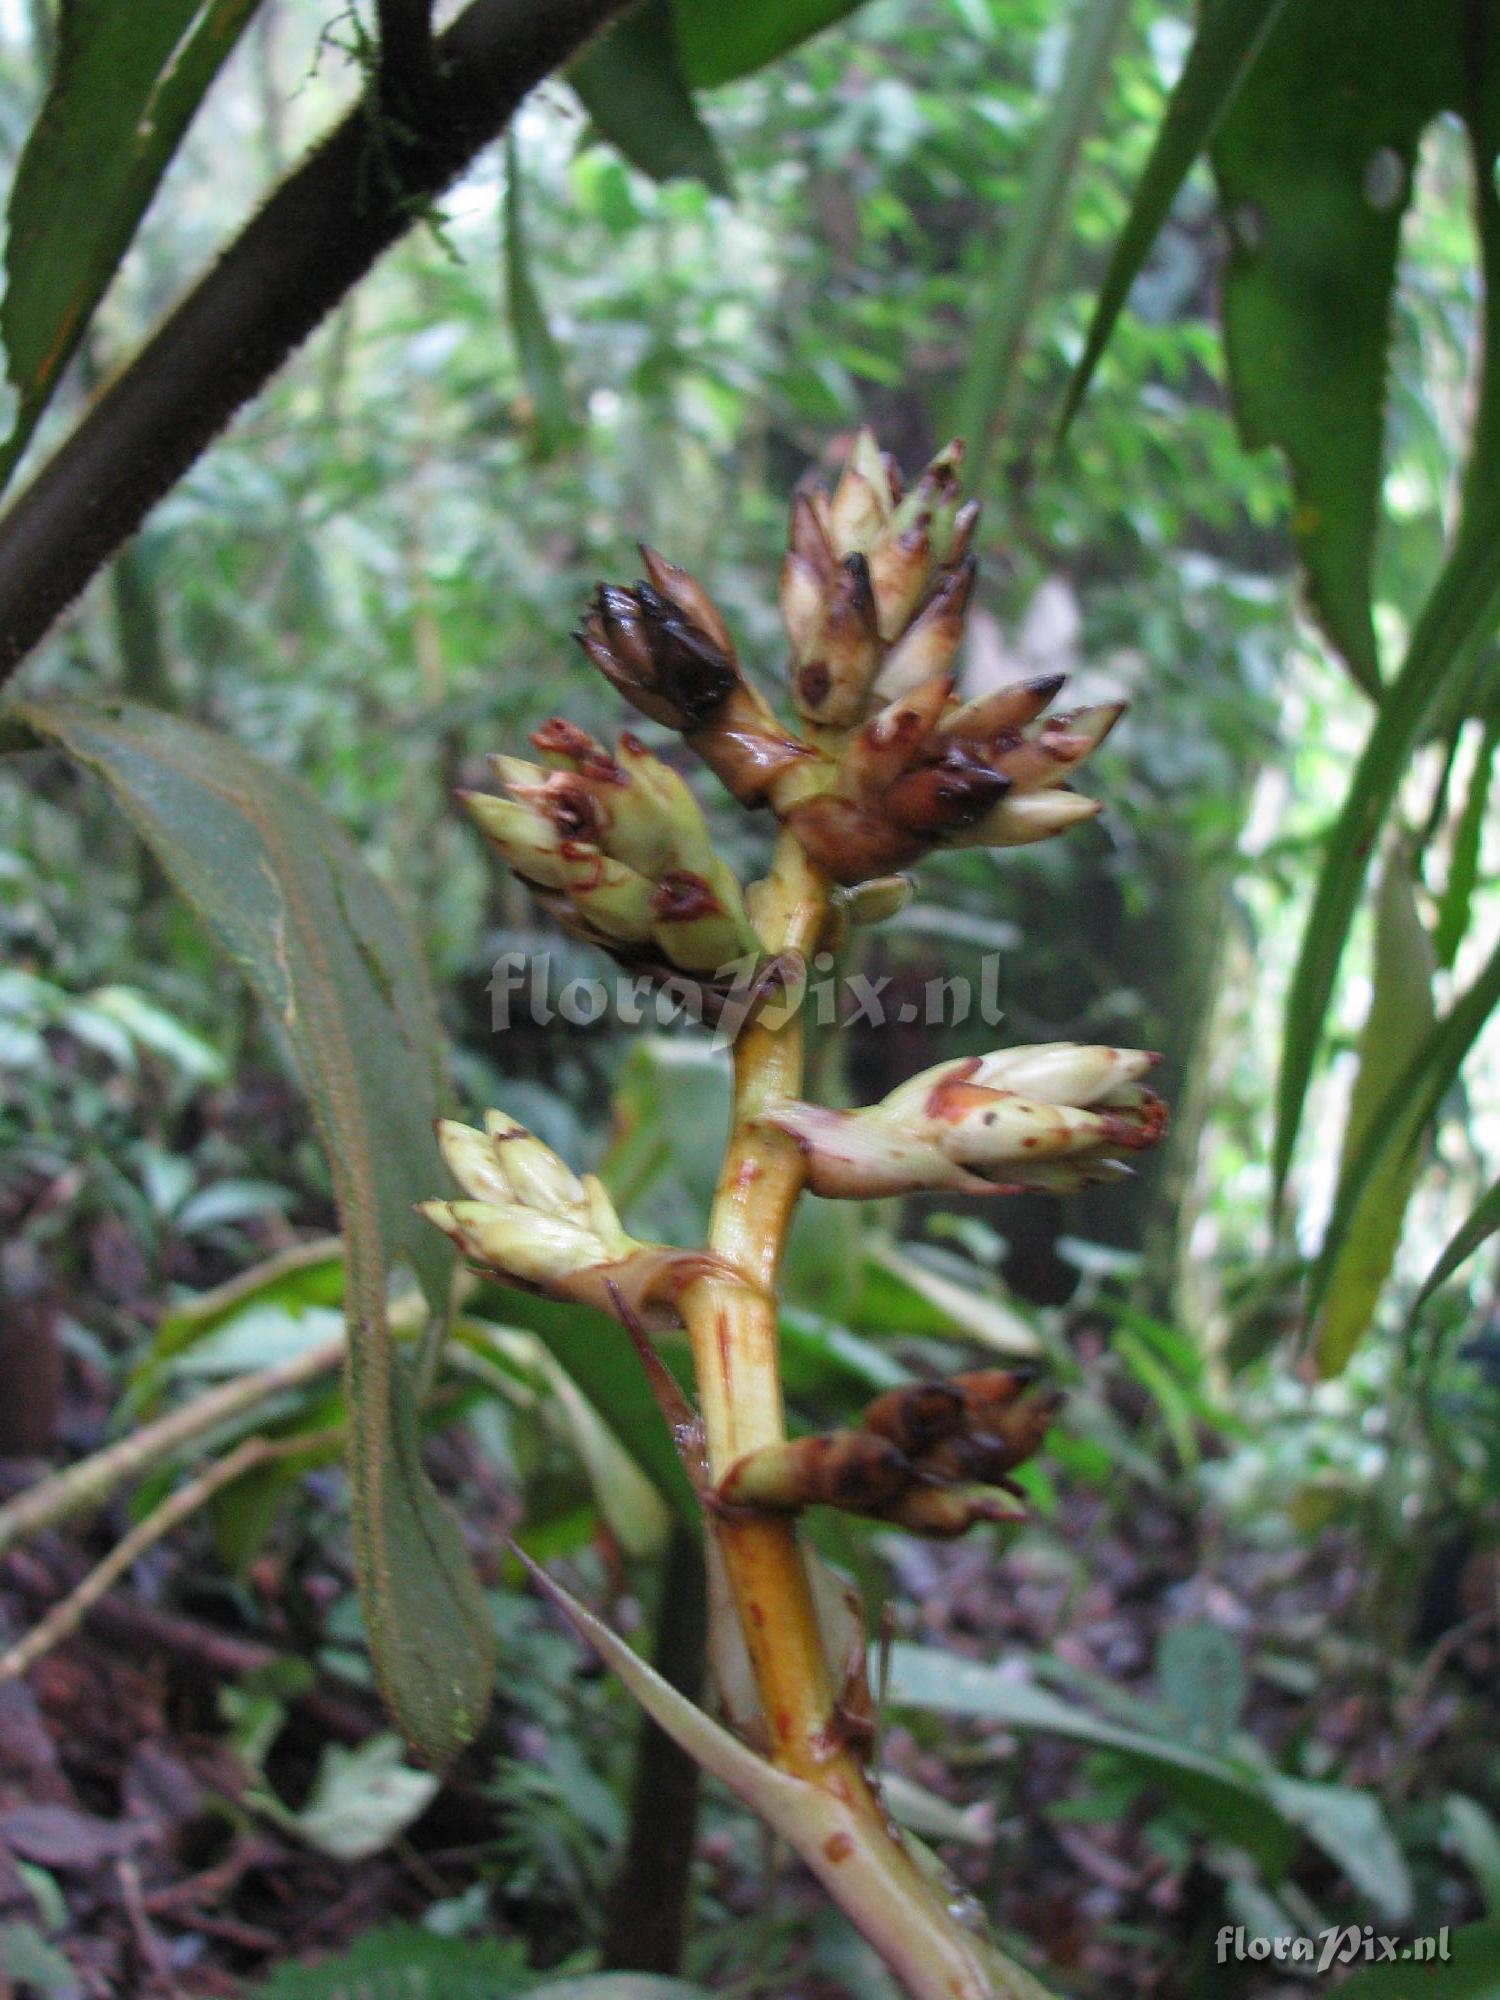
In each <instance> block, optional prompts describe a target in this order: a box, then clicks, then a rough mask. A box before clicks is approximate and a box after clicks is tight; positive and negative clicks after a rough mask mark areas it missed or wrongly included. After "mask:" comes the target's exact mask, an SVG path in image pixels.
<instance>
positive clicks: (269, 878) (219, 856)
mask: <svg viewBox="0 0 1500 2000" xmlns="http://www.w3.org/2000/svg"><path fill="white" fill-rule="evenodd" d="M14 713H16V715H17V716H18V718H19V719H20V720H21V721H22V722H23V723H24V724H25V725H27V726H29V727H30V728H31V729H32V730H34V731H35V732H36V734H37V735H38V736H40V737H42V738H44V739H45V740H47V741H50V742H52V743H55V744H56V745H58V746H59V747H60V748H61V749H63V750H65V751H66V752H67V753H68V755H69V756H71V757H72V758H74V759H75V760H76V761H77V762H78V763H80V764H83V765H85V766H87V767H88V768H89V769H90V770H92V771H94V772H96V773H97V774H98V775H99V776H100V777H101V778H103V780H104V781H105V783H106V784H107V785H108V786H109V788H110V790H111V792H112V793H113V794H114V797H115V799H116V801H117V803H118V804H119V805H120V807H121V808H122V809H123V811H124V812H125V814H126V816H127V817H128V818H129V819H130V821H131V822H132V824H133V825H134V826H135V827H136V829H137V831H138V832H139V833H140V834H141V836H142V838H143V839H144V840H145V841H146V843H147V844H148V846H149V847H150V848H151V849H152V851H153V853H154V854H155V855H156V857H157V859H158V860H159V861H160V862H161V864H162V867H163V868H164V869H165V870H166V872H167V874H168V875H169V876H170V877H171V879H172V880H173V882H174V883H175V884H176V886H177V888H178V889H179V890H180V891H181V892H182V894H183V895H184V896H185V897H186V898H187V900H188V901H189V902H190V903H191V904H192V905H193V907H194V908H195V909H196V910H197V912H198V914H199V915H200V916H201V917H202V918H203V920H204V922H205V923H206V924H207V925H208V927H209V929H210V930H211V931H212V933H213V934H214V936H215V937H216V938H217V940H218V941H219V943H220V944H221V945H222V946H223V947H224V949H225V950H226V951H227V952H228V953H229V955H230V957H231V958H232V959H233V960H234V961H235V963H236V964H237V965H238V966H239V968H240V970H241V971H242V972H243V974H244V975H245V978H246V979H247V980H248V981H249V983H250V985H251V986H252V987H253V988H254V989H255V991H256V993H257V994H258V995H259V997H260V999H261V1001H262V1002H263V1004H264V1005H265V1007H266V1009H267V1011H268V1012H269V1014H270V1015H271V1017H272V1019H273V1020H274V1021H275V1023H276V1024H277V1026H278V1027H279V1028H280V1030H281V1032H282V1033H283V1035H284V1036H285V1037H286V1040H287V1042H288V1044H289V1046H290V1048H291V1050H292V1053H293V1055H294V1057H295V1059H296V1062H297V1066H298V1069H299V1071H300V1073H301V1076H302V1080H303V1083H304V1085H305V1086H306V1089H307V1093H308V1098H309V1101H310V1103H311V1105H312V1110H313V1115H314V1119H315V1121H316V1123H317V1127H318V1132H319V1136H320V1138H321V1139H322V1142H323V1145H324V1147H325V1149H326V1151H327V1153H328V1157H329V1161H330V1164H331V1166H332V1170H333V1180H334V1192H335V1195H336V1197H337V1200H338V1205H339V1214H340V1219H341V1222H342V1224H343V1230H344V1236H345V1241H346V1243H347V1246H348V1274H347V1282H346V1293H345V1303H346V1311H347V1319H348V1329H349V1361H348V1370H349V1390H350V1421H351V1433H352V1435H351V1447H350V1458H351V1473H352V1479H353V1485H354V1494H355V1500H354V1521H355V1534H356V1547H357V1551H358V1555H359V1564H360V1581H361V1586H362V1589H363V1593H364V1600H365V1607H366V1614H367V1618H368V1622H369V1627H370V1634H371V1645H372V1650H373V1653H374V1657H375V1664H376V1669H377V1672H378V1674H379V1677H380V1682H381V1686H382V1689H383V1691H384V1693H385V1696H386V1699H387V1701H388V1703H389V1705H390V1707H391V1710H392V1713H393V1714H394V1716H395V1717H396V1720H397V1721H398V1722H399V1723H400V1725H401V1728H402V1729H403V1731H404V1732H405V1734H406V1735H407V1736H408V1738H409V1739H410V1740H411V1742H412V1743H413V1744H414V1745H415V1746H416V1748H417V1749H419V1750H420V1751H421V1752H422V1753H423V1754H424V1755H425V1756H426V1757H428V1758H430V1759H431V1760H432V1761H433V1762H435V1763H437V1762H442V1761H444V1760H445V1759H447V1758H449V1757H451V1756H452V1755H453V1754H454V1753H455V1752H456V1751H457V1750H458V1749H459V1748H460V1747H461V1746H462V1745H463V1744H464V1743H465V1742H467V1741H468V1740H469V1738H470V1737H471V1736H472V1735H473V1733H474V1731H475V1730H476V1729H477V1728H478V1726H479V1723H480V1721H481V1720H482V1718H483V1715H484V1711H485V1708H486V1706H487V1704H488V1701H489V1690H490V1680H491V1653H490V1646H491V1641H490V1637H489V1620H488V1618H487V1616H486V1614H485V1607H484V1602H483V1599H482V1597H481V1594H480V1591H479V1586H478V1583H477V1581H476V1579H475V1577H474V1574H473V1571H472V1568H471V1566H470V1564H469V1560H468V1556H467V1554H466V1552H465V1549H464V1546H463V1542H462V1539H461V1537H460V1535H459V1532H458V1529H457V1526H456V1525H455V1523H454V1521H453V1519H452V1517H451V1515H450V1514H449V1513H448V1511H447V1509H446V1508H445V1507H444V1506H443V1504H442V1502H441V1501H440V1500H439V1498H438V1496H437V1494H436V1492H435V1491H434V1490H433V1487H432V1485H431V1483H430V1481H429V1480H428V1478H427V1476H426V1473H425V1472H424V1471H423V1469H422V1464H421V1459H420V1455H419V1451H418V1442H417V1426H416V1414H415V1410H414V1408H413V1404H412V1399H411V1395H410V1392H409V1389H408V1385H407V1381H406V1376H405V1371H404V1368H403V1365H402V1363H401V1361H400V1358H399V1356H397V1355H396V1354H395V1353H394V1352H393V1350H392V1344H391V1339H390V1332H389V1328H388V1325H387V1320H386V1279H387V1274H388V1272H389V1270H390V1269H391V1266H392V1265H393V1264H395V1263H397V1262H405V1263H406V1264H408V1265H409V1266H410V1267H411V1268H412V1269H413V1270H414V1271H415V1273H416V1275H417V1278H418V1280H419V1281H420V1283H421V1285H422V1288H423V1291H424V1293H425V1294H426V1297H427V1299H428V1301H429V1304H430V1306H431V1308H432V1310H433V1311H434V1313H441V1312H442V1311H444V1310H445V1308H446V1303H447V1294H448V1282H449V1275H450V1269H451V1264H450V1256H449V1252H448V1248H447V1245H446V1244H445V1243H444V1242H443V1241H442V1239H441V1238H439V1237H438V1236H437V1233H436V1232H435V1231H433V1230H431V1229H429V1228H428V1227H427V1226H426V1225H425V1224H424V1223H423V1222H422V1221H421V1219H420V1218H419V1217H417V1216H416V1215H414V1214H413V1212H412V1205H413V1203H414V1202H416V1201H419V1200H421V1199H422V1198H423V1197H424V1196H427V1195H430V1194H432V1193H433V1192H434V1191H441V1190H442V1189H443V1187H444V1185H445V1175H444V1171H443V1167H442V1164H441V1161H440V1159H439V1156H438V1152H437V1147H436V1143H435V1140H434V1138H433V1131H432V1121H433V1118H434V1116H435V1115H436V1113H437V1111H438V1109H439V1105H440V1074H439V1057H438V1051H439V1048H440V1038H439V1028H438V1023H437V1015H436V1009H435V1006H434V1003H433V998H432V994H431V991H430V989H429V987H428V984H427V979H426V975H425V972H424V970H423V967H422V964H421V961H420V957H419V954H418V950H417V946H416V943H415V940H414V939H413V937H412V934H411V931H410V929H409V927H408V926H407V924H406V922H405V920H404V919H403V917H402V916H401V914H400V911H399V910H398V908H397V906H396V904H395V903H394V901H393V900H392V898H391V896H390V894H389V892H388V891H387V890H386V889H385V888H384V887H383V886H382V884H381V883H379V882H378V881H377V880H376V878H375V877H374V876H373V875H372V874H371V873H370V871H369V869H368V868H367V867H366V866H365V864H364V862H363V861H362V860H361V859H360V857H359V855H358V854H357V853H356V851H355V849H354V847H353V846H352V844H351V843H350V842H349V841H348V840H347V839H346V838H345V836H344V835H343V833H342V832H341V831H340V830H339V829H338V828H337V827H336V826H335V825H334V824H333V823H332V821H330V820H329V819H328V817H327V815H326V814H325V813H324V812H323V810H322V808H321V807H320V806H319V804H318V802H317V801H316V799H314V798H313V797H312V795H311V794H310V793H309V792H308V791H306V789H305V788H304V787H303V786H302V785H300V784H299V783H297V782H296V781H295V780H293V779H292V778H290V777H288V776H287V775H286V774H285V773H283V772H279V771H275V770H272V769H271V768H270V767H269V766H267V765H264V764H261V763H259V762H257V761H256V760H255V759H254V758H252V757H250V756H248V755H247V754H246V753H245V752H244V751H242V750H240V749H238V748H237V747H236V746H235V745H234V744H232V743H230V742H228V741H227V740H226V739H225V738H223V737H220V736H216V735H215V734H213V733H212V732H211V731H209V730H206V729H201V728H199V727H198V726H197V725H196V724H193V723H188V722H183V721H180V720H177V719H176V718H173V717H169V716H165V715H158V714H156V713H154V712H152V711H151V710H149V709H141V708H134V707H128V706H111V707H107V708H106V707H102V706H99V707H91V706H85V705H84V704H82V703H77V702H64V701H54V702H34V703H29V704H26V705H24V706H23V707H20V708H18V709H17V710H15V711H14Z"/></svg>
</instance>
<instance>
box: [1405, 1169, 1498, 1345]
mask: <svg viewBox="0 0 1500 2000" xmlns="http://www.w3.org/2000/svg"><path fill="white" fill-rule="evenodd" d="M1496 1230H1500V1181H1493V1182H1491V1184H1490V1186H1489V1187H1488V1188H1487V1189H1486V1190H1485V1192H1484V1193H1483V1195H1481V1196H1480V1198H1479V1200H1478V1201H1477V1202H1476V1203H1475V1205H1474V1208H1473V1210H1472V1211H1471V1213H1470V1214H1469V1215H1468V1216H1467V1217H1466V1218H1465V1219H1464V1221H1463V1222H1462V1223H1461V1224H1460V1225H1459V1227H1458V1228H1457V1229H1455V1230H1454V1232H1453V1234H1452V1235H1451V1236H1450V1237H1449V1239H1448V1241H1447V1243H1446V1244H1445V1245H1444V1248H1443V1253H1442V1255H1441V1256H1440V1257H1439V1258H1438V1260H1437V1262H1436V1263H1435V1264H1434V1265H1433V1267H1432V1269H1431V1270H1430V1271H1429V1272H1428V1273H1427V1276H1426V1277H1425V1278H1424V1279H1423V1280H1422V1289H1421V1290H1420V1291H1419V1292H1418V1293H1417V1296H1416V1298H1415V1299H1414V1300H1413V1301H1412V1308H1411V1309H1412V1312H1413V1314H1415V1313H1418V1312H1420V1311H1421V1309H1422V1307H1423V1306H1425V1305H1426V1303H1427V1301H1428V1300H1429V1299H1430V1298H1431V1297H1432V1295H1433V1293H1434V1292H1435V1291H1436V1290H1437V1289H1438V1287H1439V1286H1440V1285H1446V1284H1447V1282H1448V1280H1449V1279H1450V1278H1451V1277H1452V1276H1453V1273H1454V1272H1455V1271H1456V1270H1457V1269H1458V1268H1459V1266H1460V1265H1461V1264H1463V1263H1466V1262H1467V1260H1468V1259H1469V1258H1470V1257H1472V1256H1473V1254H1474V1252H1475V1251H1476V1250H1477V1249H1478V1248H1479V1246H1480V1244H1481V1243H1483V1242H1484V1241H1485V1240H1486V1239H1487V1238H1488V1237H1491V1236H1493V1235H1494V1234H1495V1232H1496Z"/></svg>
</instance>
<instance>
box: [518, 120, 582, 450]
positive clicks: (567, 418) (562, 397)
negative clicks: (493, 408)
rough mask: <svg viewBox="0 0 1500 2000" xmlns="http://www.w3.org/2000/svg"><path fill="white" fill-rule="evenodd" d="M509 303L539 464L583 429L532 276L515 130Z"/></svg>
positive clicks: (560, 356)
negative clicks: (531, 410)
mask: <svg viewBox="0 0 1500 2000" xmlns="http://www.w3.org/2000/svg"><path fill="white" fill-rule="evenodd" d="M504 226H505V301H506V305H507V306H508V308H509V310H510V327H511V332H512V333H513V334H514V336H515V342H516V355H517V358H518V359H519V361H520V364H521V378H522V380H523V381H524V382H525V384H526V393H527V394H528V395H529V396H530V398H531V403H532V409H533V413H534V414H533V435H534V437H535V440H536V452H537V456H538V457H539V458H550V457H551V456H552V455H553V453H554V452H556V451H559V450H560V449H561V448H562V447H563V446H564V445H565V444H566V443H567V442H568V440H569V439H570V438H571V437H572V436H574V435H575V433H576V432H577V429H578V425H577V423H576V421H575V419H574V415H573V410H572V406H571V404H570V403H569V400H568V386H567V383H566V381H565V380H564V378H563V364H562V355H561V353H560V351H559V349H558V345H557V342H556V341H555V340H554V339H553V337H552V329H551V327H549V326H548V324H547V315H546V313H545V312H544V311H543V310H542V301H541V297H540V295H539V293H538V292H537V288H536V281H535V279H534V278H533V277H532V275H531V256H530V251H529V249H528V247H527V240H526V216H525V202H524V198H523V195H522V187H521V165H520V160H519V158H518V156H517V150H516V140H515V131H514V128H512V130H511V131H510V132H508V133H507V134H506V140H505V221H504Z"/></svg>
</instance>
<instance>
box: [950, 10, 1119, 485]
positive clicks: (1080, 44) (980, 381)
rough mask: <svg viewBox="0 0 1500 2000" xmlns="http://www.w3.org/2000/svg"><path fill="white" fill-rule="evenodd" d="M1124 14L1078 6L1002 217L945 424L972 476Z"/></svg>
mask: <svg viewBox="0 0 1500 2000" xmlns="http://www.w3.org/2000/svg"><path fill="white" fill-rule="evenodd" d="M1129 14H1130V0H1098V4H1095V5H1091V6H1085V7H1083V8H1081V9H1079V10H1078V11H1077V13H1076V15H1075V25H1074V28H1073V32H1072V37H1071V39H1070V41H1069V43H1068V58H1067V63H1066V65H1065V67H1064V70H1063V74H1062V81H1061V82H1060V84H1059V85H1058V90H1057V99H1056V102H1055V103H1054V105H1053V107H1052V110H1051V113H1050V115H1049V116H1048V119H1047V121H1046V123H1045V125H1044V126H1043V127H1042V130H1041V133H1040V135H1039V137H1038V140H1037V144H1036V150H1035V152H1034V154H1033V156H1032V159H1031V162H1030V164H1029V166H1028V167H1027V170H1026V181H1025V185H1024V187H1023V189H1022V193H1021V199H1020V201H1019V202H1018V203H1017V205H1016V208H1015V211H1014V213H1013V214H1011V215H1009V216H1007V217H1006V222H1005V230H1004V234H1003V236H1002V237H1001V240H1000V247H999V251H998V254H997V255H996V258H995V263H994V268H993V270H992V272H991V274H990V277H989V279H988V281H987V283H986V285H985V287H984V296H983V301H982V304H981V306H980V311H979V319H978V324H977V325H976V327H975V329H974V337H973V340H972V342H971V345H970V353H969V363H968V366H967V368H966V369H965V370H964V377H963V381H962V383H961V384H960V386H959V391H958V396H957V398H956V400H955V403H954V407H953V421H952V423H951V424H950V425H949V426H947V428H949V429H951V430H952V431H953V432H954V433H955V435H956V436H958V437H961V438H966V439H967V440H968V444H969V452H970V458H969V478H970V480H971V481H972V482H973V484H974V485H975V486H978V485H979V483H980V474H981V470H982V468H983V466H984V465H985V463H986V462H987V458H988V451H989V446H990V442H991V438H992V434H993V432H994V430H995V428H996V425H997V424H998V423H999V421H1000V419H1001V418H1002V417H1003V416H1004V414H1005V411H1006V408H1007V406H1008V404H1009V401H1010V397H1011V393H1012V391H1013V389H1014V387H1015V383H1016V378H1017V375H1018V372H1019V369H1020V363H1021V356H1022V352H1023V350H1024V348H1025V344H1026V335H1027V331H1028V328H1029V326H1030V323H1031V319H1032V316H1033V314H1034V313H1035V311H1036V308H1037V305H1038V303H1039V301H1040V299H1041V296H1042V288H1043V285H1044V284H1045V282H1046V278H1047V271H1048V267H1049V265H1050V264H1051V261H1052V257H1053V254H1054V251H1055V249H1056V247H1057V244H1058V241H1059V239H1060V238H1061V237H1062V235H1063V234H1064V233H1065V232H1066V229H1067V224H1068V219H1069V216H1070V215H1071V213H1072V204H1071V202H1070V200H1069V191H1070V189H1071V187H1072V183H1073V175H1074V170H1075V168H1076V167H1077V164H1078V159H1079V155H1080V154H1081V153H1082V151H1083V144H1084V140H1085V139H1086V138H1087V137H1088V135H1089V133H1090V131H1092V129H1093V127H1094V124H1095V122H1096V120H1097V118H1098V114H1099V107H1100V105H1101V103H1102V101H1103V99H1104V96H1105V92H1106V90H1107V88H1108V85H1109V82H1110V79H1111V77H1112V75H1113V69H1114V65H1113V58H1114V53H1115V50H1116V48H1117V47H1118V45H1119V41H1120V37H1121V35H1122V34H1123V32H1124V29H1125V23H1126V21H1127V19H1128V18H1129Z"/></svg>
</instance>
